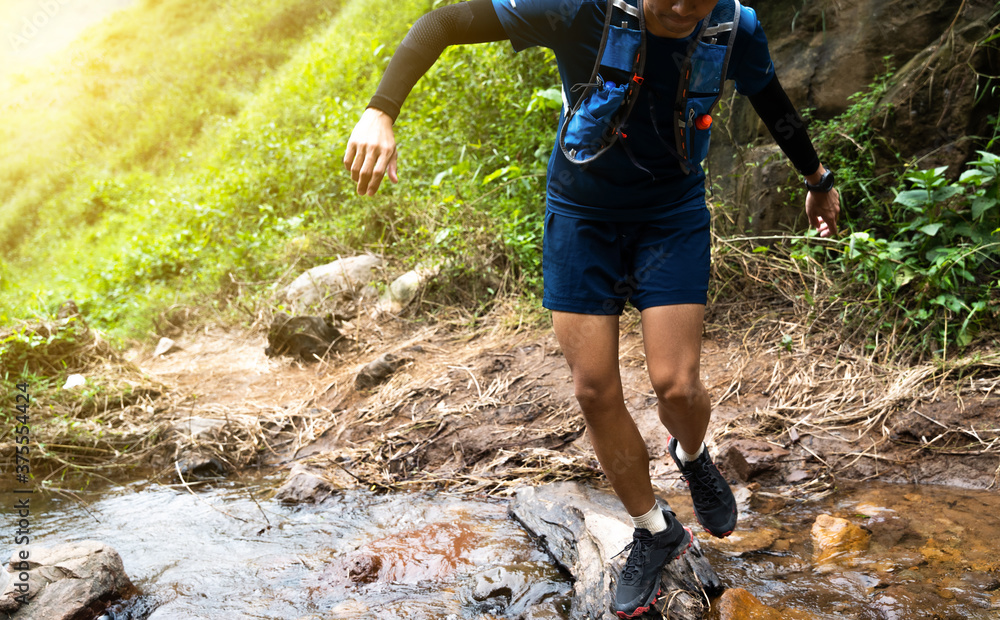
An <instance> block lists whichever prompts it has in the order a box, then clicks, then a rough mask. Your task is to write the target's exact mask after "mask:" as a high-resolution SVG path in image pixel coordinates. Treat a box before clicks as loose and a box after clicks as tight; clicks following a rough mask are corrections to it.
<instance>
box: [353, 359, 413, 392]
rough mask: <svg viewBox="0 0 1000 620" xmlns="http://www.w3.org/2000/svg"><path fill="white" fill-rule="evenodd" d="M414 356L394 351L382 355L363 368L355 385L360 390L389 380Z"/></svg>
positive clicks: (356, 378) (355, 380)
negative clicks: (397, 353)
mask: <svg viewBox="0 0 1000 620" xmlns="http://www.w3.org/2000/svg"><path fill="white" fill-rule="evenodd" d="M412 361H413V358H411V357H405V356H401V355H395V354H393V353H386V354H384V355H381V356H380V357H379V358H378V359H376V360H374V361H372V362H369V363H368V365H367V366H365V367H364V368H362V369H361V372H359V373H358V376H357V377H355V379H354V387H355V388H356V389H358V390H368V389H371V388H373V387H375V386H377V385H380V384H382V383H385V382H386V381H388V380H389V377H391V376H392V375H393V374H394V373H395V372H396V371H397V370H399V369H400V368H402V367H403V366H405V365H406V364H408V363H409V362H412Z"/></svg>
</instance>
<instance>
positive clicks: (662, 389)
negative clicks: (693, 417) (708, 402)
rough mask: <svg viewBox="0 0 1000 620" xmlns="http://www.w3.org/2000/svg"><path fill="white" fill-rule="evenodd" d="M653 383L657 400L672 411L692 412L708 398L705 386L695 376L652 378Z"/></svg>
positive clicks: (676, 375)
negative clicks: (691, 410)
mask: <svg viewBox="0 0 1000 620" xmlns="http://www.w3.org/2000/svg"><path fill="white" fill-rule="evenodd" d="M651 381H652V384H653V391H654V392H656V398H657V400H659V401H660V403H661V404H662V405H663V406H665V407H667V408H669V409H671V410H680V411H686V410H690V409H692V408H694V407H696V406H698V405H699V404H700V403H702V402H703V401H704V399H705V396H706V391H705V386H704V385H703V384H702V382H701V379H699V378H698V377H697V376H694V375H684V374H670V375H667V374H664V375H661V376H657V377H651Z"/></svg>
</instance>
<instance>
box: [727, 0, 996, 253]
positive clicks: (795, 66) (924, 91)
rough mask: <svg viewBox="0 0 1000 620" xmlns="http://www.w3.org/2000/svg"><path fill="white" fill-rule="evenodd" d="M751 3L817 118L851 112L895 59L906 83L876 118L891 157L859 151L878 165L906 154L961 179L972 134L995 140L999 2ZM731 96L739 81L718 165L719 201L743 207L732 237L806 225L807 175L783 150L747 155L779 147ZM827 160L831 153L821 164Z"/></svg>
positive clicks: (799, 98) (745, 104)
mask: <svg viewBox="0 0 1000 620" xmlns="http://www.w3.org/2000/svg"><path fill="white" fill-rule="evenodd" d="M747 4H749V5H751V6H753V7H754V8H755V9H756V10H757V13H758V15H759V17H760V20H761V24H763V26H764V29H765V31H766V32H767V35H768V40H769V43H770V50H771V57H772V59H773V61H774V66H775V70H776V72H777V75H778V77H779V79H780V80H781V84H782V86H783V87H784V88H785V90H786V91H787V92H788V95H789V97H790V99H791V100H792V103H793V104H794V105H795V106H796V108H798V109H800V110H802V109H804V108H812V109H813V110H814V112H813V114H814V116H815V117H816V118H820V119H829V118H833V117H835V116H837V115H839V114H841V113H843V112H845V111H846V110H847V108H848V107H849V106H850V105H851V103H852V101H851V99H850V96H851V95H853V94H854V93H857V92H863V91H867V90H868V88H869V85H870V84H871V83H872V82H874V81H875V79H876V77H877V76H879V75H882V74H884V73H885V71H886V61H885V58H886V57H891V60H890V61H889V62H891V64H892V66H894V67H895V68H896V73H895V76H894V81H895V83H896V86H895V87H894V88H892V89H890V90H889V91H888V92H887V93H886V94H885V96H884V97H883V99H882V101H881V102H879V108H880V109H881V110H882V111H883V112H885V115H884V118H883V117H882V116H881V115H880V116H879V117H878V118H877V119H876V122H877V126H876V131H877V132H878V139H877V140H875V141H874V143H875V144H876V145H877V147H878V149H880V151H879V152H878V153H872V152H868V151H867V150H864V151H862V150H858V157H866V158H874V159H875V160H876V163H877V165H878V166H888V165H894V162H895V161H896V156H895V154H897V153H898V154H899V156H900V157H901V158H902V159H903V160H908V159H911V158H914V157H920V158H922V159H921V166H922V167H930V166H940V165H950V166H951V168H950V170H949V173H950V174H952V175H955V176H957V175H958V174H959V172H960V169H959V165H960V164H962V163H963V162H966V161H969V159H970V158H971V157H973V155H974V149H975V147H976V144H975V142H974V141H972V140H968V136H974V135H988V134H989V132H988V125H987V121H986V119H987V116H988V115H989V114H992V113H995V110H996V108H997V105H998V103H1000V101H998V99H997V95H996V94H995V93H992V92H991V91H990V90H989V89H988V88H987V89H981V90H982V92H980V91H977V86H978V85H980V84H981V82H982V80H979V79H978V78H977V76H976V74H975V72H977V71H978V72H980V73H981V74H983V75H996V74H997V71H998V70H1000V68H998V67H997V63H998V58H997V55H996V54H993V55H992V56H991V55H990V52H989V50H988V49H987V48H988V47H989V46H983V45H978V46H977V43H978V42H979V41H981V40H982V39H983V38H984V37H985V36H986V35H987V32H988V30H989V28H990V15H991V13H992V12H993V11H994V9H995V3H994V2H992V1H991V0H967V1H963V0H928V2H923V3H916V4H915V3H913V2H910V1H909V0H841V1H838V2H835V3H834V2H832V1H831V0H805V1H804V2H803V1H802V0H775V1H773V2H760V1H759V0H758V1H754V0H750V1H749V2H748V3H747ZM993 19H994V20H995V19H996V17H995V16H994V17H993ZM995 23H996V22H995V21H994V22H993V24H994V25H995ZM731 89H732V85H731V84H730V85H729V86H727V90H726V92H725V93H724V96H723V98H722V100H721V103H720V106H719V108H718V113H717V114H716V115H715V116H716V117H717V118H716V121H717V122H716V124H714V125H713V129H714V131H713V132H712V133H713V138H712V150H711V151H710V154H709V160H708V163H709V166H708V168H709V173H710V178H709V181H710V184H711V186H712V187H714V188H716V190H717V191H716V193H715V195H714V198H715V199H716V200H717V201H722V202H725V203H727V204H730V205H733V206H735V207H736V208H737V209H738V210H739V217H738V218H737V219H736V220H735V221H734V222H733V226H732V228H735V231H731V230H726V231H723V232H724V233H727V234H728V233H729V232H737V233H743V232H752V233H753V234H756V235H760V234H768V233H773V232H786V231H787V230H789V229H793V230H801V229H803V228H804V227H805V226H806V225H807V222H806V221H805V219H804V218H802V215H801V214H802V209H803V204H804V203H803V199H802V193H801V191H799V192H798V194H797V195H794V199H793V200H790V199H789V196H790V195H793V192H792V191H791V190H800V188H801V186H800V185H799V183H800V182H801V177H800V176H799V175H798V173H796V172H795V171H794V170H793V169H792V168H791V166H790V164H788V163H787V161H786V160H783V159H782V161H783V162H784V163H783V164H781V165H779V163H778V160H777V159H776V158H775V156H774V155H775V153H776V152H777V151H776V149H775V148H774V147H771V148H770V149H767V150H764V151H757V150H756V149H749V150H747V149H746V148H745V145H747V144H752V143H755V142H756V143H760V142H763V143H767V144H772V143H773V140H772V138H771V136H770V135H769V134H768V132H767V130H766V129H765V128H764V125H763V123H762V122H761V121H760V119H759V118H758V116H757V114H756V113H755V112H754V110H753V107H752V106H751V105H750V102H749V100H747V99H746V98H745V97H735V98H733V97H731V95H732V90H731ZM813 133H815V132H813ZM840 138H843V141H844V142H843V144H844V146H845V148H848V147H849V148H855V147H854V146H852V145H849V142H850V141H851V140H852V139H853V137H852V136H847V135H843V136H840ZM838 139H839V138H838ZM859 146H862V147H863V146H864V145H859ZM824 155H825V154H824V153H819V156H820V159H821V160H822V159H823V157H824ZM782 166H783V167H784V169H782ZM757 167H762V168H763V169H762V170H758V169H756V168H757ZM884 171H885V170H884V169H882V168H880V169H879V170H878V172H879V173H881V172H884ZM779 189H780V191H779ZM758 201H759V202H758ZM751 216H756V217H755V218H754V219H751ZM719 223H720V224H722V223H723V222H722V220H721V218H720V219H719Z"/></svg>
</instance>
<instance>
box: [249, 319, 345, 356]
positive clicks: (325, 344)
mask: <svg viewBox="0 0 1000 620" xmlns="http://www.w3.org/2000/svg"><path fill="white" fill-rule="evenodd" d="M343 341H344V335H343V334H341V333H340V330H339V329H337V326H336V325H335V320H334V318H333V315H332V314H328V315H326V316H325V317H322V318H321V317H318V316H295V317H292V316H288V315H287V314H285V313H284V312H278V313H277V314H275V315H274V319H273V320H272V321H271V326H270V327H269V328H268V330H267V348H266V349H264V353H265V354H266V355H267V356H268V357H277V356H279V355H290V356H292V357H298V358H299V359H301V360H303V361H306V362H315V361H316V360H318V359H321V358H323V357H326V356H327V355H328V354H329V353H330V352H331V351H333V350H335V349H336V347H337V345H338V344H340V343H341V342H343Z"/></svg>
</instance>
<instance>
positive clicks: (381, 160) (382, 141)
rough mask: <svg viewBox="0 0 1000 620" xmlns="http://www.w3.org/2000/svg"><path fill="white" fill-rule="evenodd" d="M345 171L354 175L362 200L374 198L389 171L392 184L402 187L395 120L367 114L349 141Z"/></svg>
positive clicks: (382, 114) (372, 111)
mask: <svg viewBox="0 0 1000 620" xmlns="http://www.w3.org/2000/svg"><path fill="white" fill-rule="evenodd" d="M344 167H345V168H347V169H348V170H350V171H351V179H353V180H354V182H355V183H357V184H358V195H359V196H364V195H365V194H367V195H369V196H374V195H375V192H377V191H378V187H379V185H380V184H381V183H382V177H384V176H385V173H386V171H387V170H388V172H389V180H391V181H392V182H393V183H399V177H398V176H397V175H396V137H395V135H393V133H392V117H390V116H389V115H388V114H386V113H385V112H383V111H382V110H379V109H376V108H368V109H366V110H365V112H364V114H362V115H361V120H360V121H358V124H357V125H355V126H354V131H352V132H351V138H350V140H348V141H347V152H346V153H345V154H344Z"/></svg>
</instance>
